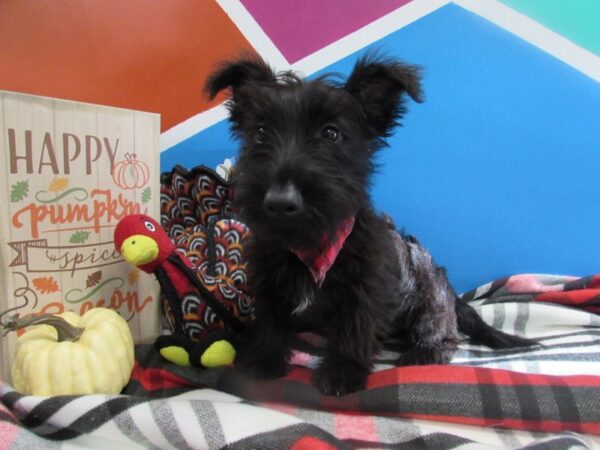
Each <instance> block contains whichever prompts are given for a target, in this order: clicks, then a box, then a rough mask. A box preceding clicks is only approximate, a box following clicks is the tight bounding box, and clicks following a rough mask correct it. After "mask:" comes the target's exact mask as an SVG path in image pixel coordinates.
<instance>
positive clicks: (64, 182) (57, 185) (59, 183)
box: [48, 177, 69, 192]
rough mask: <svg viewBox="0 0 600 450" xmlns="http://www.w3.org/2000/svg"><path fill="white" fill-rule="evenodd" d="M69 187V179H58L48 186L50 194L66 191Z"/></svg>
mask: <svg viewBox="0 0 600 450" xmlns="http://www.w3.org/2000/svg"><path fill="white" fill-rule="evenodd" d="M68 186H69V179H68V178H67V177H60V178H59V177H56V178H54V180H52V182H51V183H50V186H48V190H49V191H50V192H60V191H64V190H65V189H66V188H67V187H68Z"/></svg>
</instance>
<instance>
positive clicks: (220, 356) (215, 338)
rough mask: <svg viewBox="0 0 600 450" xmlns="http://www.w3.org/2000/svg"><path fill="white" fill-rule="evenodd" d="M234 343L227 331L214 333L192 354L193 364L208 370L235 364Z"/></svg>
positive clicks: (196, 347) (191, 360) (197, 346)
mask: <svg viewBox="0 0 600 450" xmlns="http://www.w3.org/2000/svg"><path fill="white" fill-rule="evenodd" d="M234 341H235V339H234V337H233V335H232V334H231V333H229V332H228V331H226V330H219V331H214V332H212V333H211V334H209V335H208V336H206V337H205V338H204V339H203V340H202V342H199V343H197V344H196V346H195V347H194V348H193V349H192V351H191V352H190V362H191V364H192V365H193V366H200V367H206V368H212V367H220V366H227V365H229V364H233V361H235V355H236V350H235V347H234V344H233V342H234Z"/></svg>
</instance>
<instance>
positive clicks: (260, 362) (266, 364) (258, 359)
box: [235, 353, 288, 380]
mask: <svg viewBox="0 0 600 450" xmlns="http://www.w3.org/2000/svg"><path fill="white" fill-rule="evenodd" d="M235 366H236V368H239V369H240V371H241V372H243V373H245V374H247V375H250V376H251V377H253V378H257V379H259V380H271V379H273V378H279V377H282V376H284V375H285V374H286V373H287V371H288V364H287V362H286V359H285V358H284V357H277V356H273V355H264V354H260V355H257V354H253V353H242V354H240V355H239V357H238V358H237V360H236V362H235Z"/></svg>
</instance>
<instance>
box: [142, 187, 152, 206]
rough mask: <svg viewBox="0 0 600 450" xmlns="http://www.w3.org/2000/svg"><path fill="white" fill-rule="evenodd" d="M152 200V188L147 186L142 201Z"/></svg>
mask: <svg viewBox="0 0 600 450" xmlns="http://www.w3.org/2000/svg"><path fill="white" fill-rule="evenodd" d="M150 200H152V189H150V188H149V187H147V188H146V189H144V190H143V191H142V203H148V202H149V201H150Z"/></svg>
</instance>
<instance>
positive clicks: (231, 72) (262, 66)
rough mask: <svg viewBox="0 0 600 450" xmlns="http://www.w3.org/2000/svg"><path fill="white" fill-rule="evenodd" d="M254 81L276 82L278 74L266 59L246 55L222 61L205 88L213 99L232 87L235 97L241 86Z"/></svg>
mask: <svg viewBox="0 0 600 450" xmlns="http://www.w3.org/2000/svg"><path fill="white" fill-rule="evenodd" d="M254 82H264V83H270V82H273V83H275V82H276V76H275V73H274V72H273V70H272V69H271V68H270V67H269V65H268V64H267V63H266V62H265V61H263V60H262V59H260V58H259V57H252V56H246V57H243V58H242V59H239V60H236V61H227V62H224V63H221V65H220V67H219V68H218V69H217V70H216V71H215V72H213V73H212V74H211V75H210V76H209V77H208V79H207V81H206V85H205V87H204V88H205V90H206V92H208V95H209V97H210V99H211V100H212V99H213V98H215V96H216V95H217V94H218V93H219V92H220V91H222V90H223V89H226V88H231V90H232V92H233V96H234V97H235V92H236V90H237V89H238V88H239V87H240V86H243V85H245V84H248V83H254Z"/></svg>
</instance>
